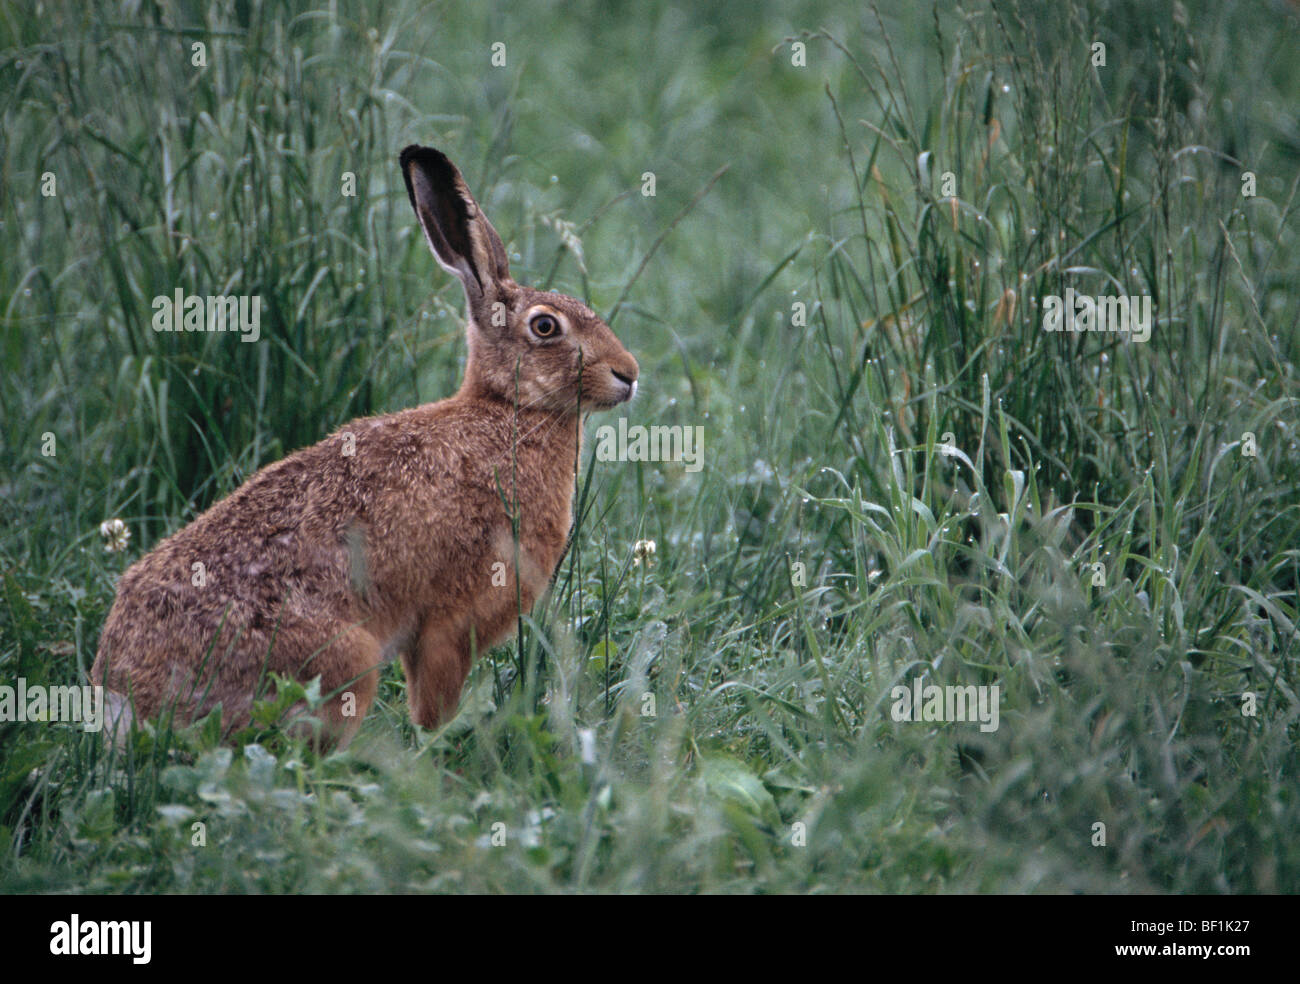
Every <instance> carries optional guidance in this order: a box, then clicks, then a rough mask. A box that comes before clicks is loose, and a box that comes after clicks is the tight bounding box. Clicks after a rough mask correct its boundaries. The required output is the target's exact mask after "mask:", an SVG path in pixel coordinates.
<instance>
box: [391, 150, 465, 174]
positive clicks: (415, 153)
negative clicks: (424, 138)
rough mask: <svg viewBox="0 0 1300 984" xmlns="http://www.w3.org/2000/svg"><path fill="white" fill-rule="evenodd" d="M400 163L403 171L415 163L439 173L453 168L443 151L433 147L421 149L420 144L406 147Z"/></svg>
mask: <svg viewBox="0 0 1300 984" xmlns="http://www.w3.org/2000/svg"><path fill="white" fill-rule="evenodd" d="M399 163H400V165H401V168H402V170H403V171H405V170H406V169H407V167H408V166H410V165H411V164H413V163H414V164H419V165H420V166H421V167H427V168H434V169H437V170H439V171H445V170H447V169H449V168H453V165H452V163H451V161H450V160H449V159H448V157H447V155H446V154H444V153H443V152H442V151H440V150H434V149H433V148H432V147H421V146H420V145H419V144H411V145H409V146H408V147H406V148H405V149H404V150H403V151H402V155H401V157H400V158H399ZM453 169H454V168H453Z"/></svg>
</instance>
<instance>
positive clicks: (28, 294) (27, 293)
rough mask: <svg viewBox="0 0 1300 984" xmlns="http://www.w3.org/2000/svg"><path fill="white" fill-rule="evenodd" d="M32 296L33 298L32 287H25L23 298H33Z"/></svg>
mask: <svg viewBox="0 0 1300 984" xmlns="http://www.w3.org/2000/svg"><path fill="white" fill-rule="evenodd" d="M31 296H32V289H31V288H30V287H24V288H23V297H31Z"/></svg>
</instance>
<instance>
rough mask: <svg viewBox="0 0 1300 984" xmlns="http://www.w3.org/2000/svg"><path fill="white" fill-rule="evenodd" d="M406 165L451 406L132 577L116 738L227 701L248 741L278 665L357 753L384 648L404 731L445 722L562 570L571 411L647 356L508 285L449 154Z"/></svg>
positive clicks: (106, 677) (319, 448)
mask: <svg viewBox="0 0 1300 984" xmlns="http://www.w3.org/2000/svg"><path fill="white" fill-rule="evenodd" d="M401 168H402V174H403V177H404V178H405V180H406V190H407V193H408V194H409V196H410V199H411V205H412V207H413V208H414V209H415V214H416V217H417V218H418V220H419V223H420V227H421V228H422V229H423V231H424V235H425V238H426V239H427V240H428V243H429V247H430V249H432V251H433V255H434V258H435V259H436V260H437V261H438V263H439V264H440V265H441V266H442V267H443V268H445V269H446V270H447V271H448V272H450V273H452V274H454V275H455V276H456V277H457V278H458V279H459V280H460V282H461V285H462V286H463V287H464V289H465V299H466V306H467V319H466V321H467V324H466V334H467V336H468V342H469V357H468V360H467V362H466V365H465V379H464V382H463V383H462V385H461V387H460V390H459V392H457V393H456V395H455V396H452V397H449V398H448V399H445V400H441V401H439V402H437V403H431V404H427V405H425V406H420V407H415V408H413V409H410V410H403V411H401V412H400V413H393V414H387V415H385V416H381V417H365V418H362V419H359V420H354V421H352V422H351V423H349V424H347V425H346V426H344V427H343V428H341V429H340V430H339V431H338V432H336V433H335V434H333V435H332V436H330V437H328V438H326V439H325V440H323V441H321V442H320V443H319V444H315V445H313V446H312V447H309V448H303V449H302V450H300V451H297V452H296V453H294V454H291V455H290V456H289V457H287V458H285V459H284V460H282V461H278V462H276V463H275V464H272V465H268V466H267V467H265V468H263V469H262V470H261V471H259V472H258V473H257V474H256V475H254V476H253V477H252V478H250V479H249V480H248V481H247V482H245V483H244V484H243V485H242V486H240V487H239V488H238V489H236V490H235V491H234V492H232V493H231V494H230V495H229V496H227V497H226V498H224V499H222V500H221V501H220V502H218V503H216V504H215V505H214V506H212V507H211V508H210V509H208V510H207V511H206V512H205V513H203V514H202V515H201V516H199V517H198V518H197V519H195V520H194V521H193V522H192V523H190V524H189V525H188V526H186V527H184V528H183V529H181V530H180V531H178V532H176V533H174V534H172V536H170V537H168V538H167V539H166V540H164V541H163V542H162V543H160V544H159V545H158V546H157V547H156V548H155V549H154V550H153V551H151V552H150V553H149V554H147V555H146V556H144V557H143V558H141V559H140V560H138V561H137V562H136V563H135V564H133V565H132V566H131V567H130V568H129V569H128V570H127V571H126V573H125V574H123V575H122V579H121V583H120V584H119V585H118V590H117V599H116V600H115V601H114V603H113V608H112V610H111V611H110V612H109V615H108V620H107V621H106V622H105V624H104V631H103V634H102V635H101V637H100V641H99V652H98V655H97V656H96V659H95V665H94V669H93V670H92V676H93V680H92V682H93V683H97V684H103V685H104V686H105V687H106V688H107V691H108V707H109V716H110V721H111V719H112V718H114V717H116V729H115V732H116V733H117V734H121V733H123V732H124V731H125V730H126V729H127V728H129V727H130V724H131V721H132V720H133V718H134V717H135V716H139V717H145V718H151V717H155V716H157V715H158V714H159V713H160V712H162V711H164V710H166V709H168V708H175V712H176V718H177V720H178V721H187V720H191V719H193V718H195V717H201V716H203V715H204V714H206V713H208V712H209V711H210V710H211V709H212V708H214V707H216V706H217V705H220V706H221V709H222V720H223V725H224V726H225V728H226V729H233V728H237V727H239V726H241V725H243V724H245V723H247V721H248V719H249V708H250V706H251V704H252V701H253V699H254V696H255V695H256V694H258V693H259V690H264V689H265V683H266V681H267V680H269V679H270V674H272V673H276V674H280V675H282V676H285V677H292V678H295V679H298V680H302V681H308V680H311V679H312V678H313V677H316V676H319V677H320V688H321V693H322V694H325V695H329V697H328V699H327V700H326V701H325V703H324V705H323V707H322V709H321V711H320V712H318V713H320V714H322V716H323V718H324V723H325V727H326V733H325V735H324V736H323V738H324V740H325V741H326V742H338V743H341V744H346V743H347V742H348V741H350V740H351V738H352V736H353V735H354V734H355V733H356V731H357V729H358V728H359V727H360V724H361V720H362V718H364V717H365V714H366V711H367V709H368V708H369V706H370V703H371V701H372V700H373V698H374V695H375V690H376V687H377V678H378V670H379V667H380V665H381V664H382V663H383V662H385V661H386V660H389V659H392V658H393V657H394V656H400V657H401V660H402V666H403V668H404V669H405V671H406V682H407V693H408V698H409V703H410V708H411V717H412V719H413V720H414V721H415V722H416V723H418V724H420V725H422V726H424V727H433V726H434V725H436V724H437V723H438V722H439V721H441V720H445V719H446V718H447V717H448V716H449V715H450V714H451V713H452V712H453V711H454V710H455V708H456V705H457V702H458V701H459V699H460V690H461V685H462V684H463V683H464V681H465V676H466V674H467V673H468V672H469V668H470V661H471V659H472V657H473V654H474V652H475V651H481V650H483V649H486V648H487V647H490V646H492V645H495V644H496V643H498V642H500V641H501V640H503V639H505V638H506V637H507V636H509V635H510V633H511V632H512V631H513V629H514V627H515V624H516V620H517V616H518V614H519V613H520V611H521V610H523V611H527V610H528V609H529V608H531V606H532V604H533V602H534V601H535V600H536V599H537V597H538V595H540V594H541V593H542V592H543V591H544V590H545V589H546V586H547V584H548V583H549V581H550V578H551V576H552V575H553V574H554V572H555V568H556V566H557V564H558V563H559V561H560V557H561V555H562V554H563V552H564V547H565V543H566V540H567V538H568V534H569V525H570V522H571V516H572V511H571V510H572V497H573V488H574V470H575V463H576V460H577V456H578V453H579V443H580V439H581V423H580V420H579V419H578V418H579V415H580V414H581V413H583V412H585V411H587V410H601V409H608V408H610V407H613V406H615V405H617V404H619V403H622V402H624V401H626V400H630V399H631V398H632V396H633V394H635V393H636V379H637V364H636V360H635V359H634V358H632V356H631V355H630V354H629V353H628V351H627V350H626V349H625V348H623V346H622V345H621V344H620V343H619V341H618V339H617V338H615V337H614V334H613V332H612V331H610V329H609V326H607V325H606V324H605V323H604V322H603V321H601V319H600V318H599V317H598V316H597V315H596V314H594V313H593V312H592V311H591V310H590V309H589V308H588V307H586V305H584V304H582V303H580V302H579V301H577V300H574V299H573V298H571V297H566V296H563V295H561V294H555V293H551V292H549V291H541V290H535V289H533V288H531V287H523V286H521V285H519V284H517V283H515V282H514V281H513V280H512V279H511V278H510V269H509V264H508V262H507V257H506V251H505V247H504V246H503V245H502V243H501V238H500V237H499V236H498V235H497V233H496V230H495V229H493V228H492V225H491V223H489V222H488V220H487V217H486V216H485V215H484V214H483V211H482V209H480V208H479V206H478V203H477V202H476V201H475V200H474V198H473V196H471V195H470V193H469V189H468V188H467V187H466V185H465V182H464V179H463V178H462V177H461V175H460V172H459V171H458V170H457V169H456V167H455V166H454V165H453V164H452V163H451V161H450V160H448V159H447V157H446V156H444V155H443V154H441V153H439V152H438V151H436V150H433V149H432V148H428V147H416V146H412V147H407V148H406V149H405V150H404V151H402V155H401ZM515 519H517V522H518V541H517V543H516V538H515V534H514V520H515ZM200 565H201V566H200ZM132 708H134V711H132Z"/></svg>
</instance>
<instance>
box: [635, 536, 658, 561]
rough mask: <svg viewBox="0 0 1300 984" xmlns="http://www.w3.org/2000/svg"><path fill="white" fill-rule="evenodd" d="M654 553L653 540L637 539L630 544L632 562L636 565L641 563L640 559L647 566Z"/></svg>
mask: <svg viewBox="0 0 1300 984" xmlns="http://www.w3.org/2000/svg"><path fill="white" fill-rule="evenodd" d="M654 555H655V542H654V540H637V541H636V543H634V544H633V545H632V563H633V564H635V565H636V566H638V567H639V566H640V565H641V562H642V561H645V565H646V566H647V567H649V566H650V560H651V558H653V557H654Z"/></svg>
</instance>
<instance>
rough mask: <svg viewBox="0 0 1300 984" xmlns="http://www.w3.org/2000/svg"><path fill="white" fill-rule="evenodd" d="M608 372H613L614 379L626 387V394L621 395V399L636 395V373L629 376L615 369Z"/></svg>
mask: <svg viewBox="0 0 1300 984" xmlns="http://www.w3.org/2000/svg"><path fill="white" fill-rule="evenodd" d="M610 372H611V373H613V374H614V378H615V379H617V380H618V381H619V382H620V383H622V384H623V385H624V386H626V387H627V396H625V397H623V399H625V400H630V399H632V397H634V396H636V374H635V373H634V374H633V375H631V376H629V375H627V374H626V373H622V372H619V371H618V370H617V369H611V370H610Z"/></svg>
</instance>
